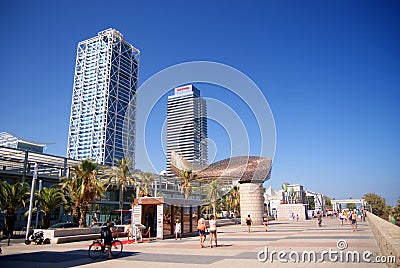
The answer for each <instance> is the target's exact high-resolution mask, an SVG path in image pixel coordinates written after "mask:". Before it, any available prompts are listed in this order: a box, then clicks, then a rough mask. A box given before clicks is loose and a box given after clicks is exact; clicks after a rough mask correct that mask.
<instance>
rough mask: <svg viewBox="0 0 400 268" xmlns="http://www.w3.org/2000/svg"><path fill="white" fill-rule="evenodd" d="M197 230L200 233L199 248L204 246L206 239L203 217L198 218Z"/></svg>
mask: <svg viewBox="0 0 400 268" xmlns="http://www.w3.org/2000/svg"><path fill="white" fill-rule="evenodd" d="M197 230H198V231H199V235H200V248H205V246H204V241H206V238H207V235H206V220H205V219H204V218H200V219H199V220H198V222H197Z"/></svg>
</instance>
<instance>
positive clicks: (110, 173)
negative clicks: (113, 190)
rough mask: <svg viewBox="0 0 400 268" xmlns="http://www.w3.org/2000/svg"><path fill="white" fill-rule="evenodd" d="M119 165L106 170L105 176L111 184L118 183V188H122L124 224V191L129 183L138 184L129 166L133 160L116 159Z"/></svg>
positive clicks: (120, 203) (121, 199) (121, 205)
mask: <svg viewBox="0 0 400 268" xmlns="http://www.w3.org/2000/svg"><path fill="white" fill-rule="evenodd" d="M115 162H116V163H117V166H113V167H111V168H109V169H107V170H106V172H105V174H106V175H105V176H106V177H108V181H109V182H110V183H111V184H114V185H117V189H120V196H119V197H120V198H119V208H120V210H121V224H122V209H123V207H124V192H126V190H127V186H128V185H136V180H135V178H134V177H133V176H132V175H131V173H130V171H129V167H130V166H131V164H132V160H130V159H127V158H122V159H121V160H118V159H117V160H115Z"/></svg>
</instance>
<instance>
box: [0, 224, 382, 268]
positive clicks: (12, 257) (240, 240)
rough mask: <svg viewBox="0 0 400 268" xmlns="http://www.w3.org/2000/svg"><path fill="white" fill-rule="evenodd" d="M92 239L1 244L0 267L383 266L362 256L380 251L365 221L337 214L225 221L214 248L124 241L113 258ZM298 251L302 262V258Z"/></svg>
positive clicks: (192, 241) (188, 242) (193, 242)
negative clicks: (102, 255) (249, 223)
mask: <svg viewBox="0 0 400 268" xmlns="http://www.w3.org/2000/svg"><path fill="white" fill-rule="evenodd" d="M208 239H209V236H207V242H206V245H209V240H208ZM338 240H344V241H342V242H341V243H339V247H341V248H342V247H345V246H346V244H347V248H346V249H344V250H339V249H338V245H337V242H338ZM90 242H91V241H86V242H75V243H68V244H52V245H29V246H27V245H24V244H13V245H11V246H8V247H7V246H4V245H3V246H2V248H3V255H2V256H0V267H14V268H16V267H30V268H31V267H79V266H85V267H108V268H111V267H133V266H135V267H141V268H146V267H153V268H154V267H241V268H249V267H252V268H253V267H267V266H268V267H291V266H296V267H305V266H307V267H308V266H319V267H322V266H324V267H326V266H328V267H337V266H340V267H353V266H356V267H366V266H367V267H385V265H384V264H378V263H372V262H371V263H368V262H366V261H365V260H363V252H365V251H369V252H371V254H372V255H371V256H368V252H367V256H366V257H367V258H368V257H369V259H370V260H372V261H374V260H375V257H376V256H379V255H380V251H379V248H378V246H377V243H376V241H375V239H374V236H373V234H372V232H371V229H370V227H369V225H368V222H361V223H359V225H358V231H357V232H353V231H352V229H351V225H350V224H348V223H345V225H344V226H341V224H340V222H339V220H338V219H326V218H324V221H323V226H322V227H317V222H316V220H308V221H299V222H289V221H287V222H283V221H281V222H280V221H272V222H271V224H270V226H269V227H268V232H265V231H264V228H263V226H253V227H252V232H251V233H247V227H246V226H240V225H231V226H224V227H220V228H219V233H218V244H219V247H217V248H215V247H214V248H210V247H208V248H203V249H201V248H200V245H199V238H198V237H188V238H183V239H182V240H174V239H168V240H162V241H152V242H147V243H140V244H126V245H124V250H123V253H122V254H121V256H120V257H118V258H115V259H111V260H107V259H101V260H98V261H93V260H91V259H90V258H89V257H88V253H87V250H88V245H89V244H90ZM330 249H331V254H333V255H332V256H331V260H334V259H335V256H336V258H337V259H338V260H337V261H336V262H333V261H330V259H329V253H325V254H323V255H322V253H323V251H329V250H330ZM266 250H267V251H268V257H269V258H268V259H267V260H266V261H265V262H261V261H260V260H258V257H257V256H259V257H260V258H261V259H262V258H264V257H265V256H266V254H260V253H259V252H260V251H261V253H263V252H266ZM273 251H275V252H278V251H285V252H286V255H281V260H279V259H278V257H277V253H275V254H273V255H272V256H273V259H272V261H271V258H270V257H271V254H272V252H273ZM304 251H315V253H316V255H315V259H316V260H317V261H316V262H314V261H312V262H311V263H309V262H308V260H309V257H312V256H313V255H312V253H311V252H309V255H307V254H303V252H304ZM332 251H337V252H338V253H332ZM348 251H353V252H354V251H358V252H359V253H360V262H359V263H358V262H345V259H346V256H347V255H346V252H348ZM282 254H283V253H282ZM296 254H299V257H298V258H299V260H300V261H299V262H296V263H294V262H293V261H290V259H289V258H291V259H293V260H295V259H296V258H297V255H296ZM335 254H336V255H335ZM302 255H304V257H305V258H306V262H302V261H301V260H302V259H301V258H302ZM350 255H351V254H350ZM350 255H349V256H350ZM353 257H354V256H353V255H351V256H350V257H349V259H350V260H353ZM341 259H342V261H340V260H341ZM322 260H323V261H322ZM284 261H287V262H286V263H285V262H284Z"/></svg>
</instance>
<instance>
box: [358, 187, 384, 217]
mask: <svg viewBox="0 0 400 268" xmlns="http://www.w3.org/2000/svg"><path fill="white" fill-rule="evenodd" d="M363 198H364V199H365V201H367V203H368V204H369V205H371V207H372V213H374V214H375V215H376V216H379V217H382V218H384V219H387V216H388V215H387V214H386V202H385V199H384V198H382V197H381V196H379V195H377V194H375V193H368V194H365V195H364V197H363Z"/></svg>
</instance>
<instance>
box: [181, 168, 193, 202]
mask: <svg viewBox="0 0 400 268" xmlns="http://www.w3.org/2000/svg"><path fill="white" fill-rule="evenodd" d="M178 179H180V180H182V183H181V193H182V194H183V195H184V196H185V199H189V197H190V196H191V195H192V184H191V181H194V180H196V179H197V176H196V175H195V174H194V173H193V172H192V170H190V169H187V170H182V171H181V172H180V174H179V176H178Z"/></svg>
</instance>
